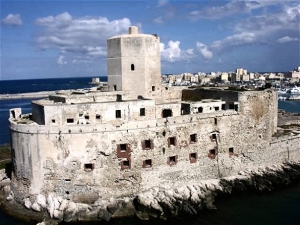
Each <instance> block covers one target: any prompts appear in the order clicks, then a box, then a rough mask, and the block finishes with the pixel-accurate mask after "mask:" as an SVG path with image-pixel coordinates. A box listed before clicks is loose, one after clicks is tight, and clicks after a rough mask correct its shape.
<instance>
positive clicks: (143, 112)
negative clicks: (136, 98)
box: [140, 108, 145, 116]
mask: <svg viewBox="0 0 300 225" xmlns="http://www.w3.org/2000/svg"><path fill="white" fill-rule="evenodd" d="M140 116H145V108H140Z"/></svg>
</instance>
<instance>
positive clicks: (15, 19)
mask: <svg viewBox="0 0 300 225" xmlns="http://www.w3.org/2000/svg"><path fill="white" fill-rule="evenodd" d="M1 22H2V24H4V25H12V26H21V25H22V24H23V22H22V19H21V16H20V14H8V15H7V16H6V17H5V18H4V19H2V20H1Z"/></svg>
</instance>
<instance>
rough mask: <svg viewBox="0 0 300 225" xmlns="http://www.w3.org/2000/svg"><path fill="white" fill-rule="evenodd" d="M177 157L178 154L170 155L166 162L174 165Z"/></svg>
mask: <svg viewBox="0 0 300 225" xmlns="http://www.w3.org/2000/svg"><path fill="white" fill-rule="evenodd" d="M177 159H178V156H177V155H175V156H170V157H169V158H168V164H169V165H170V166H172V165H175V164H176V163H177Z"/></svg>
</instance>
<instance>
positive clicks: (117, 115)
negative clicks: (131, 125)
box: [116, 110, 121, 118]
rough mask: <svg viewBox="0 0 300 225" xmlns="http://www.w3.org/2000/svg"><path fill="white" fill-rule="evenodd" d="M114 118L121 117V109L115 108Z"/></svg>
mask: <svg viewBox="0 0 300 225" xmlns="http://www.w3.org/2000/svg"><path fill="white" fill-rule="evenodd" d="M116 118H121V110H116Z"/></svg>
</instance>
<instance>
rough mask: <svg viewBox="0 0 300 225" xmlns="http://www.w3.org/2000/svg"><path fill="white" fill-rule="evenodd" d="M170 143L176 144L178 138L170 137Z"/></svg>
mask: <svg viewBox="0 0 300 225" xmlns="http://www.w3.org/2000/svg"><path fill="white" fill-rule="evenodd" d="M169 145H174V146H175V145H176V138H175V137H170V138H169Z"/></svg>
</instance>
